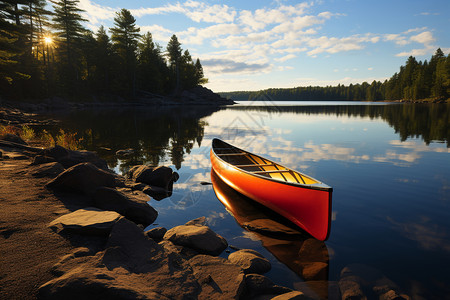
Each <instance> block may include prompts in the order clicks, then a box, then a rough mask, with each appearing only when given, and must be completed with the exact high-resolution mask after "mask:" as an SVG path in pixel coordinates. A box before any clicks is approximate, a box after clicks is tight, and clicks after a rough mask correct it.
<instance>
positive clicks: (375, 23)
mask: <svg viewBox="0 0 450 300" xmlns="http://www.w3.org/2000/svg"><path fill="white" fill-rule="evenodd" d="M80 8H81V9H84V10H85V11H86V13H85V14H84V16H85V18H86V19H88V20H89V22H88V23H87V24H85V25H86V27H88V28H89V29H91V30H93V31H94V32H96V31H97V29H98V27H99V26H100V25H104V26H105V27H106V28H111V27H113V26H114V24H113V19H114V16H115V13H116V12H118V11H119V10H120V9H122V8H126V9H128V10H130V11H131V13H132V15H133V16H134V17H135V18H136V24H137V26H139V27H140V28H141V33H142V34H143V33H146V32H147V31H148V32H150V33H152V35H153V38H154V40H155V41H156V42H157V43H158V44H160V45H161V46H162V47H163V49H165V48H166V45H167V42H168V41H169V39H170V37H171V36H172V34H176V35H177V37H178V39H179V41H180V42H181V44H182V48H183V49H184V50H186V49H188V50H189V52H190V54H191V55H192V57H193V58H194V60H195V59H196V58H200V61H201V62H202V65H203V68H204V72H205V77H207V78H208V79H209V83H208V84H207V85H206V87H208V88H210V89H212V90H213V91H215V92H222V91H236V90H260V89H265V88H283V87H296V86H307V85H319V86H325V85H337V84H339V83H341V84H346V85H348V84H350V83H362V82H363V81H367V82H371V81H373V80H384V79H386V78H389V77H390V76H392V75H393V74H394V73H395V72H397V71H398V70H399V68H400V66H401V65H404V64H405V62H406V60H407V58H408V56H410V55H412V56H414V57H416V59H417V60H422V61H423V60H425V59H427V60H428V59H429V58H430V57H431V55H433V53H434V52H435V51H436V49H437V48H439V47H440V48H441V49H442V50H443V51H444V53H445V54H446V55H447V54H448V53H449V52H450V33H449V28H450V1H449V0H426V1H419V0H389V1H386V0H378V1H368V0H317V1H304V2H302V1H287V0H286V1H284V0H274V1H270V0H268V1H266V0H259V1H244V0H240V1H236V0H232V1H213V0H209V1H200V0H198V1H197V0H187V1H183V0H179V1H156V0H126V1H125V0H102V1H101V0H80Z"/></svg>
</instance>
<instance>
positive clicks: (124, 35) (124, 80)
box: [110, 9, 140, 97]
mask: <svg viewBox="0 0 450 300" xmlns="http://www.w3.org/2000/svg"><path fill="white" fill-rule="evenodd" d="M110 30H111V33H112V35H111V39H112V41H113V47H114V51H115V54H116V57H117V58H118V59H119V66H118V68H119V74H117V78H116V79H117V80H118V84H119V86H121V87H122V92H125V93H126V94H127V95H128V96H132V97H133V96H134V95H135V92H136V86H135V84H136V56H137V53H136V50H137V45H138V40H139V37H140V34H139V31H140V28H139V27H137V26H136V19H135V18H134V17H133V16H132V15H131V13H130V11H129V10H127V9H122V10H121V11H120V12H118V13H116V17H115V18H114V27H113V28H111V29H110Z"/></svg>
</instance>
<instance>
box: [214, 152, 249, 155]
mask: <svg viewBox="0 0 450 300" xmlns="http://www.w3.org/2000/svg"><path fill="white" fill-rule="evenodd" d="M216 155H218V156H230V155H231V156H233V155H248V153H244V152H240V153H216Z"/></svg>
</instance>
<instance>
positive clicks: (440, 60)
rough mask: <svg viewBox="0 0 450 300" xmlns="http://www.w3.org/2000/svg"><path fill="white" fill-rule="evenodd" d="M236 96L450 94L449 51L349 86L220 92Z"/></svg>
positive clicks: (406, 97) (343, 97) (438, 96)
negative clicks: (382, 78)
mask: <svg viewBox="0 0 450 300" xmlns="http://www.w3.org/2000/svg"><path fill="white" fill-rule="evenodd" d="M220 95H221V96H223V97H227V98H231V99H233V100H257V99H264V97H269V98H270V99H271V100H275V101H277V100H285V101H302V100H341V101H342V100H356V101H379V100H413V101H414V100H422V99H430V98H431V99H435V100H440V99H448V98H450V54H449V55H447V57H446V56H445V55H444V53H443V52H442V50H441V49H440V48H439V49H437V50H436V52H435V54H434V55H433V56H432V57H431V59H430V61H429V62H428V61H426V60H425V61H424V62H422V61H417V60H416V59H415V58H414V57H413V56H410V57H409V58H408V60H407V61H406V65H405V66H401V67H400V71H399V72H398V73H395V74H394V75H393V76H392V77H391V78H390V79H389V80H385V81H384V82H381V81H373V82H372V83H370V84H369V83H367V82H363V83H362V84H350V85H348V86H346V85H341V84H339V85H338V86H326V87H320V86H307V87H296V88H287V89H274V88H273V89H267V90H261V91H255V92H250V91H240V92H226V93H220Z"/></svg>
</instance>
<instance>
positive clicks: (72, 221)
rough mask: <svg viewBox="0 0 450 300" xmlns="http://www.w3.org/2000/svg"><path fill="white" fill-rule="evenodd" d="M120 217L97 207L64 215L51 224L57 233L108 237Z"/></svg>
mask: <svg viewBox="0 0 450 300" xmlns="http://www.w3.org/2000/svg"><path fill="white" fill-rule="evenodd" d="M120 217H121V216H120V215H119V214H118V213H116V212H113V211H103V210H100V209H98V208H95V207H88V208H84V209H79V210H76V211H74V212H72V213H69V214H66V215H63V216H61V217H59V218H57V219H56V220H54V221H53V222H51V223H50V224H49V227H50V228H52V229H53V230H55V231H56V232H61V231H63V230H66V231H71V232H75V233H80V234H89V235H108V234H109V232H110V231H111V229H112V227H113V226H114V224H115V223H116V222H117V221H118V220H119V219H120Z"/></svg>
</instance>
